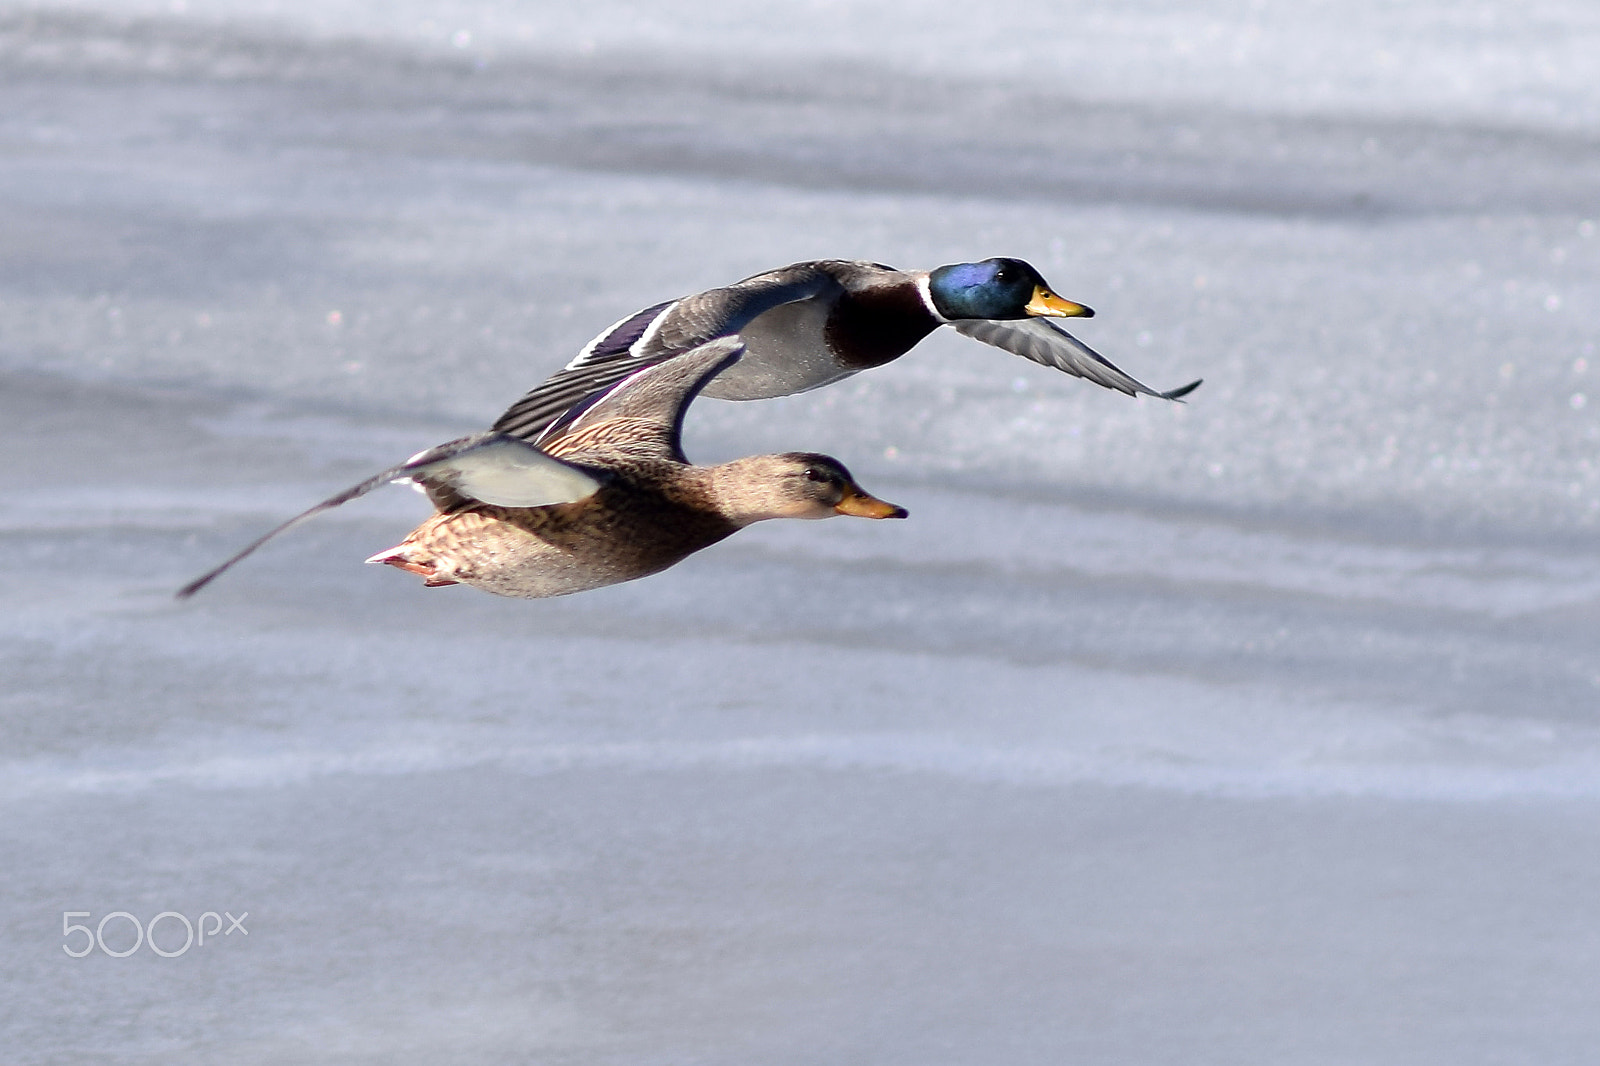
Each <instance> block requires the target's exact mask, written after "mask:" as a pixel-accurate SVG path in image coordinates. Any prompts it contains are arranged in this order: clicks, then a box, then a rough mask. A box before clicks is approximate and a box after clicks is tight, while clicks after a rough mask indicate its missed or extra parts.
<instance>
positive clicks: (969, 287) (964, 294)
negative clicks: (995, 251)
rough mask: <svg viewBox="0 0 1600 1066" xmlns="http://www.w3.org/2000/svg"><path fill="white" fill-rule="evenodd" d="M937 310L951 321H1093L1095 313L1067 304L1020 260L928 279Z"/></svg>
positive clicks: (969, 266)
mask: <svg viewBox="0 0 1600 1066" xmlns="http://www.w3.org/2000/svg"><path fill="white" fill-rule="evenodd" d="M928 293H929V295H930V296H932V297H933V307H934V310H936V311H938V312H939V313H940V314H941V315H943V316H944V317H946V318H990V319H1004V318H1037V317H1040V316H1046V317H1050V318H1089V317H1091V316H1092V315H1093V314H1094V312H1093V311H1091V310H1089V309H1088V308H1087V307H1085V306H1083V305H1082V304H1076V303H1073V302H1072V301H1071V300H1063V299H1062V298H1061V297H1059V296H1057V295H1056V294H1055V293H1053V292H1051V291H1050V286H1049V285H1047V284H1045V280H1044V278H1042V277H1040V276H1039V272H1038V271H1037V270H1035V269H1033V267H1031V266H1029V265H1028V264H1027V263H1024V262H1023V261H1022V260H1020V259H985V260H984V261H983V262H981V263H956V264H953V265H951V266H942V267H939V268H938V269H937V270H934V271H932V272H931V273H929V275H928Z"/></svg>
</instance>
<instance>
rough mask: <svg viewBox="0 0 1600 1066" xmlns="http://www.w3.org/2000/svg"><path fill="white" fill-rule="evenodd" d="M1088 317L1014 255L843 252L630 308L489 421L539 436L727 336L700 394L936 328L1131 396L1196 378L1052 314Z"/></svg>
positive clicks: (836, 365)
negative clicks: (620, 385)
mask: <svg viewBox="0 0 1600 1066" xmlns="http://www.w3.org/2000/svg"><path fill="white" fill-rule="evenodd" d="M1093 314H1094V312H1093V311H1091V310H1090V309H1089V308H1087V307H1085V306H1083V305H1082V304H1079V303H1073V302H1072V301H1071V300H1065V299H1062V298H1061V297H1059V296H1057V295H1056V294H1055V293H1054V292H1053V291H1052V290H1051V288H1050V286H1049V285H1048V284H1046V282H1045V280H1044V278H1043V277H1041V276H1040V274H1039V272H1038V271H1037V270H1035V269H1034V268H1033V267H1032V266H1029V265H1028V264H1027V263H1025V262H1023V261H1022V260H1020V259H985V260H983V261H982V262H981V263H956V264H954V265H951V266H942V267H939V268H938V269H936V270H928V271H921V270H896V269H894V268H893V267H887V266H884V265H882V264H881V263H866V262H859V261H855V260H845V259H825V260H818V261H815V262H807V263H794V264H792V265H790V266H786V267H782V268H780V269H778V270H770V271H768V272H767V273H765V274H757V275H755V276H754V277H750V278H746V279H744V280H743V281H739V282H735V283H734V284H732V285H727V286H724V287H722V288H720V289H708V290H706V291H705V292H702V293H697V294H696V295H693V296H685V297H683V298H682V299H678V300H669V301H667V302H666V303H660V304H656V305H655V306H654V307H647V308H645V309H644V310H643V311H640V312H638V313H637V314H634V315H630V316H629V317H627V318H625V319H623V320H622V321H620V322H618V323H616V324H615V325H613V326H612V327H611V328H609V329H607V330H606V331H605V332H604V333H601V334H600V335H599V336H598V337H596V338H595V339H594V340H592V341H590V342H589V344H587V345H586V346H585V347H584V349H583V350H582V351H581V352H579V353H578V356H577V358H575V359H573V360H572V362H570V363H568V364H567V365H566V366H565V367H564V368H562V369H561V370H559V371H557V372H556V373H555V374H554V375H553V376H551V377H550V378H549V379H548V380H546V381H545V382H544V383H543V384H541V385H538V386H537V387H535V388H534V389H533V390H532V391H530V392H529V393H527V394H526V395H525V396H523V397H522V398H521V399H520V400H518V401H517V402H516V403H515V404H513V405H512V406H511V407H510V408H509V409H508V410H507V411H506V412H505V414H503V415H501V416H500V418H499V420H498V421H497V422H495V424H494V428H495V430H496V431H497V432H500V433H503V434H506V435H507V436H511V437H517V438H520V439H523V440H537V439H539V437H540V435H541V434H542V433H544V432H545V431H546V430H547V429H548V428H549V427H550V426H551V424H552V423H553V422H554V421H555V420H556V419H557V418H558V417H559V416H560V415H561V413H562V412H564V411H566V410H567V409H568V408H569V407H571V406H572V405H573V404H574V403H577V402H579V401H580V400H582V399H583V398H584V397H586V396H589V395H591V394H593V393H594V392H595V391H596V390H599V389H603V388H605V387H606V386H608V385H610V384H611V383H613V382H616V381H620V380H622V379H623V378H626V377H627V376H628V375H630V374H633V373H635V372H637V371H639V370H640V369H642V368H644V367H647V366H652V365H654V364H656V363H660V362H662V361H664V360H670V359H673V358H677V357H679V356H680V354H681V353H683V352H686V351H689V350H691V349H694V348H696V347H697V346H699V345H702V344H704V343H706V342H707V341H710V340H712V339H714V338H717V337H725V336H733V335H737V336H738V337H739V339H740V340H742V341H743V342H744V345H745V355H744V357H743V358H742V359H740V360H738V361H737V362H736V363H734V364H733V365H731V366H730V367H729V368H728V369H727V370H724V371H723V372H722V373H720V374H718V375H717V376H716V379H715V380H714V381H712V382H711V383H710V384H709V385H707V386H706V387H705V389H704V392H705V394H706V395H707V396H713V397H717V398H719V399H725V400H756V399H764V398H767V397H772V396H787V395H789V394H791V393H796V392H805V391H807V390H809V389H816V388H820V387H822V386H823V385H827V384H829V383H831V382H834V381H838V380H839V379H841V378H845V377H848V376H849V375H851V374H854V373H856V372H858V371H861V370H867V369H870V368H872V367H875V366H882V365H883V364H884V363H887V362H890V361H892V360H894V359H898V358H899V357H900V356H902V355H904V354H905V353H906V352H908V351H910V350H911V349H912V348H913V347H915V346H916V345H917V343H918V342H920V341H921V340H922V339H923V338H924V337H926V336H927V335H928V334H930V333H932V332H933V331H934V330H935V329H937V328H938V327H940V326H945V325H948V326H950V327H951V328H952V329H954V330H955V331H956V332H958V333H963V334H965V335H967V336H968V337H972V338H974V339H976V340H980V341H982V342H984V343H985V344H991V345H994V346H995V347H997V348H1003V349H1005V350H1006V351H1008V352H1012V353H1014V354H1016V355H1020V356H1022V357H1023V358H1025V359H1031V360H1033V361H1034V362H1036V363H1042V364H1044V365H1045V366H1049V367H1054V368H1056V369H1057V370H1062V371H1065V372H1066V373H1068V374H1073V375H1076V376H1078V377H1081V378H1086V379H1087V380H1089V381H1092V382H1094V383H1095V384H1097V385H1104V386H1105V387H1106V388H1110V389H1116V390H1117V391H1119V392H1124V393H1127V394H1128V395H1130V396H1136V395H1145V396H1156V397H1160V398H1161V399H1164V400H1176V399H1178V398H1180V397H1182V396H1185V395H1187V394H1188V393H1190V392H1191V391H1193V390H1194V389H1195V388H1196V387H1197V386H1198V385H1199V384H1200V382H1199V381H1194V382H1191V383H1189V384H1188V385H1184V386H1182V387H1180V388H1176V389H1171V390H1169V391H1166V392H1158V391H1156V390H1155V389H1152V388H1150V387H1149V386H1147V385H1144V384H1143V383H1141V382H1139V381H1138V380H1136V379H1134V378H1133V377H1131V376H1129V375H1128V374H1126V373H1124V372H1123V371H1122V370H1120V369H1118V368H1117V367H1116V366H1114V365H1113V364H1112V363H1111V362H1110V361H1109V360H1107V359H1106V358H1104V357H1103V356H1101V355H1100V354H1099V353H1098V352H1096V351H1094V350H1093V349H1092V348H1090V347H1089V346H1088V345H1086V344H1084V343H1083V342H1082V341H1080V340H1078V338H1076V337H1074V336H1073V335H1072V334H1070V333H1068V332H1067V331H1066V330H1064V329H1062V328H1061V327H1059V326H1057V325H1056V324H1055V323H1054V322H1053V321H1051V320H1052V319H1057V318H1088V317H1090V316H1092V315H1093Z"/></svg>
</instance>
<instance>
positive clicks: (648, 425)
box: [539, 337, 744, 463]
mask: <svg viewBox="0 0 1600 1066" xmlns="http://www.w3.org/2000/svg"><path fill="white" fill-rule="evenodd" d="M743 353H744V343H743V342H742V341H740V340H739V338H738V337H720V338H718V339H717V340H714V341H709V342H707V343H705V344H702V345H700V346H699V347H697V348H692V349H690V350H689V351H687V352H684V353H682V354H680V355H675V356H673V357H672V358H671V359H667V360H665V361H663V362H660V363H657V364H655V365H654V366H648V367H645V368H644V369H643V370H639V371H636V372H635V373H634V374H633V375H632V376H631V377H628V378H626V379H625V380H623V381H622V382H621V383H620V384H617V385H614V386H612V387H611V388H610V389H608V390H606V391H605V392H602V393H598V394H596V395H595V396H592V397H590V398H589V399H588V400H587V401H585V402H583V403H579V404H576V405H575V406H573V407H571V408H570V409H568V410H567V411H566V412H565V413H563V414H562V415H561V417H560V418H558V419H556V421H555V422H553V423H552V424H551V425H550V427H549V428H548V429H547V430H545V432H544V435H543V436H542V437H540V439H539V447H540V448H543V449H545V450H547V451H549V452H550V453H551V454H552V455H574V454H576V453H578V452H582V451H584V450H587V449H591V448H605V449H607V450H609V451H622V452H626V453H627V454H628V455H630V456H636V457H639V458H648V459H667V460H671V461H673V462H679V463H685V462H688V459H687V458H685V457H684V454H683V443H682V437H683V416H684V412H686V411H687V410H688V409H689V404H690V402H692V401H693V400H694V398H695V397H696V396H697V395H699V393H700V390H701V389H703V388H705V387H706V385H707V383H709V382H710V381H711V379H712V378H714V377H716V376H717V375H718V374H720V373H722V372H723V371H724V370H726V369H728V367H730V366H732V365H733V364H734V363H736V362H738V361H739V357H740V356H741V355H742V354H743Z"/></svg>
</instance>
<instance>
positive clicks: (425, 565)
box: [367, 544, 460, 589]
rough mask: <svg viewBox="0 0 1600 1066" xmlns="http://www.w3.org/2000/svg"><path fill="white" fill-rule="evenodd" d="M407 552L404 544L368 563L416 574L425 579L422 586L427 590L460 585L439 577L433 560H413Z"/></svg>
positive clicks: (382, 553) (373, 558)
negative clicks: (397, 568)
mask: <svg viewBox="0 0 1600 1066" xmlns="http://www.w3.org/2000/svg"><path fill="white" fill-rule="evenodd" d="M405 550H406V549H405V545H403V544H402V545H400V546H399V547H397V548H390V549H389V550H388V551H385V552H379V553H378V554H377V555H374V556H373V557H372V558H370V559H368V560H367V562H369V563H383V564H384V565H385V566H394V567H399V568H400V569H401V570H404V571H405V572H406V573H408V574H416V575H417V576H418V577H420V578H422V579H423V582H422V584H423V586H424V587H425V588H430V589H436V588H443V587H444V586H446V585H459V584H460V582H459V581H453V580H451V579H450V578H448V577H441V576H439V568H438V566H437V565H436V564H435V563H434V562H433V561H432V560H431V559H427V560H418V559H413V558H411V557H410V556H408V555H406V554H405Z"/></svg>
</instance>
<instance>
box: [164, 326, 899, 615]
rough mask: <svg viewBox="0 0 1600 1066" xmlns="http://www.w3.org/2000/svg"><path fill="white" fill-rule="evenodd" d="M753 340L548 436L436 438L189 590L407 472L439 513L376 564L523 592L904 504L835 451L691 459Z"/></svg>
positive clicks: (620, 574) (652, 380) (724, 342)
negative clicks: (767, 526) (702, 411)
mask: <svg viewBox="0 0 1600 1066" xmlns="http://www.w3.org/2000/svg"><path fill="white" fill-rule="evenodd" d="M742 351H743V345H742V344H741V343H740V342H739V341H738V340H737V339H734V338H723V339H720V340H716V341H713V342H711V343H709V344H705V345H702V346H700V347H699V348H697V349H695V350H693V351H690V352H687V353H685V354H684V355H682V356H679V357H678V358H675V359H672V360H670V361H668V362H665V363H661V364H658V365H655V366H651V367H648V368H646V369H644V370H641V371H639V372H638V373H636V374H634V375H633V376H632V377H630V378H628V379H626V380H625V381H623V382H621V383H620V384H617V385H615V386H613V387H612V388H610V389H608V390H606V391H605V392H603V393H601V394H600V395H598V396H597V397H594V398H593V399H591V400H589V401H586V402H585V403H582V404H579V405H577V406H576V407H574V408H572V409H571V410H569V411H568V412H566V413H565V414H564V415H562V416H561V417H560V418H559V419H557V420H556V421H555V422H554V423H553V424H552V425H551V426H550V428H549V429H548V430H547V431H546V433H545V435H544V438H543V439H542V440H541V442H540V444H539V446H538V447H537V448H536V447H534V446H533V445H531V444H529V443H528V442H526V441H523V440H518V439H516V438H513V437H509V436H507V435H505V434H501V433H488V434H484V435H482V436H479V437H469V438H466V439H464V440H459V441H453V442H451V443H450V444H444V445H440V446H439V447H438V448H432V449H429V450H428V451H426V452H423V453H422V454H421V455H418V456H416V457H415V458H413V459H411V460H410V461H409V462H407V463H405V464H402V465H401V466H398V467H395V468H393V469H391V470H387V471H385V472H384V473H382V474H379V475H377V476H376V477H374V478H369V479H368V480H366V481H364V482H362V483H361V484H360V485H357V486H355V487H354V488H352V489H349V490H347V491H346V492H343V493H340V494H339V495H338V496H335V497H333V498H331V499H329V500H326V501H324V502H323V503H321V504H318V505H317V506H316V507H313V508H312V509H311V510H309V511H307V512H305V513H304V514H301V515H298V516H296V517H295V518H292V519H290V520H289V521H288V522H285V523H284V524H283V525H281V526H279V527H278V528H277V529H274V530H272V531H271V532H269V533H267V534H266V535H265V536H263V537H261V538H260V539H258V540H257V541H255V542H254V543H253V544H251V545H249V546H247V547H246V548H245V549H244V550H243V551H241V552H239V553H238V554H237V555H235V556H234V557H233V558H231V559H229V560H228V561H227V562H225V563H223V564H222V565H221V566H219V567H217V568H215V569H214V570H212V571H211V572H209V573H207V574H205V575H204V576H202V577H201V578H199V579H198V580H196V581H194V582H191V583H190V584H189V585H187V586H185V587H184V588H183V589H182V590H180V592H179V595H180V596H189V595H193V594H194V593H195V592H197V591H199V589H200V588H201V587H203V586H204V585H205V584H206V583H207V582H209V581H210V580H212V579H213V578H214V577H216V576H217V575H218V574H220V573H222V571H224V570H226V569H227V568H228V567H230V566H232V565H233V564H234V563H236V562H238V561H239V560H240V559H242V558H244V557H245V556H246V555H248V554H249V553H250V552H252V551H254V550H255V549H256V548H257V547H259V546H260V545H261V544H262V543H264V542H265V541H266V540H267V539H268V538H270V537H272V536H274V535H275V534H277V533H279V532H281V531H283V530H284V529H287V528H289V526H291V525H294V524H295V523H297V522H299V521H302V520H303V519H305V518H308V517H310V516H311V515H313V514H316V513H317V512H319V511H322V510H326V509H327V508H329V507H334V506H337V505H338V504H341V503H344V502H346V501H348V500H351V499H354V498H356V497H357V496H360V495H362V494H364V493H366V492H369V491H371V490H372V489H373V488H376V487H377V486H378V485H381V484H384V483H385V482H388V481H395V480H403V481H412V482H414V483H416V484H418V485H420V486H421V487H422V488H423V489H425V490H426V491H427V493H428V496H429V498H430V499H432V500H433V502H434V505H435V506H436V507H437V508H438V512H439V513H437V514H435V515H434V516H433V517H432V518H429V519H428V520H427V521H426V522H424V523H422V525H420V526H418V527H417V528H416V529H415V530H413V531H412V532H411V534H410V536H408V537H406V539H405V540H404V541H402V542H401V543H400V544H398V545H396V546H395V547H393V548H390V549H389V550H388V551H384V552H379V553H378V554H377V555H374V556H373V557H372V558H370V559H368V560H367V561H368V562H369V563H385V564H388V565H390V566H396V567H399V568H400V569H403V570H407V571H409V572H411V573H414V574H418V575H420V576H422V577H423V578H425V579H426V580H425V582H424V583H425V584H427V585H431V586H438V585H455V584H463V585H471V586H473V587H475V588H480V589H483V590H484V591H486V592H493V593H495V594H497V595H501V596H518V597H525V598H536V597H543V596H561V595H565V594H567V593H571V592H582V591H584V590H586V589H592V588H599V587H601V586H603V585H612V584H616V583H618V582H621V581H630V580H632V579H634V578H637V577H644V576H645V575H647V574H653V573H656V572H657V571H660V570H665V569H666V568H667V567H669V566H672V565H673V564H674V563H677V562H679V561H681V560H682V559H684V558H685V557H687V556H688V555H690V554H692V553H694V552H697V551H699V550H700V549H701V548H706V547H709V546H710V545H712V544H715V543H716V542H717V541H719V540H722V539H723V538H724V537H727V536H730V535H731V534H733V533H735V532H737V531H738V530H740V529H742V528H743V527H745V526H747V525H750V524H751V523H752V522H759V521H762V520H764V519H768V518H827V517H829V516H831V515H835V514H846V515H856V516H859V517H863V518H904V517H905V511H904V510H903V509H901V508H899V507H896V506H894V505H893V504H889V503H884V502H883V501H882V500H879V499H876V498H874V497H872V496H870V495H868V494H867V493H866V492H864V491H862V489H861V488H860V486H858V485H857V484H856V483H855V481H854V479H852V478H851V476H850V473H849V471H847V470H846V469H845V468H844V467H843V466H842V465H841V464H840V463H839V462H838V460H836V459H832V458H829V457H828V456H825V455H815V454H810V453H806V452H788V453H785V454H782V455H758V456H752V457H749V458H746V459H738V460H735V461H734V462H731V463H723V464H721V465H720V466H708V467H707V466H695V465H693V464H691V463H690V462H689V461H688V459H687V458H686V457H685V456H684V454H683V449H682V446H681V443H680V439H681V432H682V426H683V414H684V410H685V408H687V407H688V405H689V402H690V401H691V400H692V399H693V398H694V396H695V395H696V394H698V393H699V391H700V389H701V388H702V387H704V385H705V383H706V382H707V381H709V380H711V378H712V377H713V376H715V375H716V374H717V373H718V372H720V371H722V370H724V369H726V368H727V367H728V366H730V365H732V364H733V363H734V362H736V361H737V360H738V358H739V356H740V353H741V352H742Z"/></svg>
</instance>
